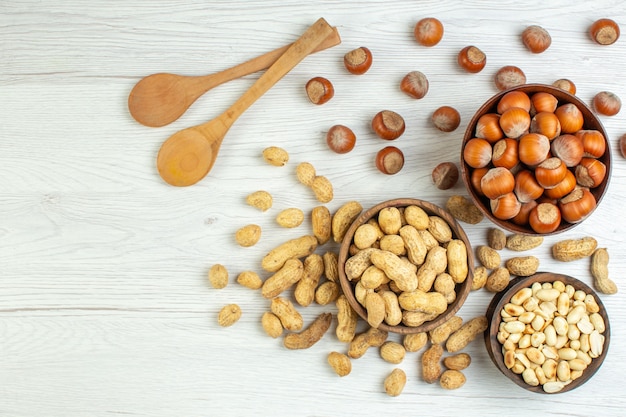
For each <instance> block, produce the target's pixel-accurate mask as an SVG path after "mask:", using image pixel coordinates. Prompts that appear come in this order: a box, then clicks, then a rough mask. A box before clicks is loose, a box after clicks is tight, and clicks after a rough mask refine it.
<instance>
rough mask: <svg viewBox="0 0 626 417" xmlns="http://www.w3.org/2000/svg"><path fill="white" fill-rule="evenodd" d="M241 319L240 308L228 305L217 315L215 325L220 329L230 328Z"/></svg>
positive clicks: (235, 305)
mask: <svg viewBox="0 0 626 417" xmlns="http://www.w3.org/2000/svg"><path fill="white" fill-rule="evenodd" d="M240 318H241V308H240V307H239V306H238V305H237V304H228V305H226V306H224V307H222V309H221V310H220V312H219V314H218V315H217V324H219V325H220V326H222V327H228V326H232V325H233V324H235V323H237V321H238V320H239V319H240Z"/></svg>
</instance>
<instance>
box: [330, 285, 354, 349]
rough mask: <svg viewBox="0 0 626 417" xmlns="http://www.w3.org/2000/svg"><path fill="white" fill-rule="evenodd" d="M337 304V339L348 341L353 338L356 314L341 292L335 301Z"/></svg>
mask: <svg viewBox="0 0 626 417" xmlns="http://www.w3.org/2000/svg"><path fill="white" fill-rule="evenodd" d="M335 305H336V306H337V329H336V330H335V333H336V334H337V339H339V341H340V342H345V343H350V342H351V341H352V339H354V335H355V332H356V326H357V322H358V316H357V314H356V312H355V311H354V309H353V308H352V306H351V305H350V303H349V302H348V299H347V298H346V296H345V295H343V294H341V295H340V296H339V297H338V298H337V300H336V301H335Z"/></svg>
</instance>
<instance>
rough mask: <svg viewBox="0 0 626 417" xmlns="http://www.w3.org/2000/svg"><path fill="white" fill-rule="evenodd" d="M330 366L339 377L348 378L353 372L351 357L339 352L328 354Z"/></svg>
mask: <svg viewBox="0 0 626 417" xmlns="http://www.w3.org/2000/svg"><path fill="white" fill-rule="evenodd" d="M328 364H329V365H330V367H331V368H333V371H335V373H336V374H337V375H339V376H346V375H348V374H350V372H352V362H351V361H350V357H349V356H347V355H344V354H343V353H339V352H330V353H329V354H328Z"/></svg>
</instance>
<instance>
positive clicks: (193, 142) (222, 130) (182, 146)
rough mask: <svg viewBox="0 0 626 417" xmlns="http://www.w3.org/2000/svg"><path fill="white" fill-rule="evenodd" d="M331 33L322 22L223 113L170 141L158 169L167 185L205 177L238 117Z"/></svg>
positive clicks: (164, 146)
mask: <svg viewBox="0 0 626 417" xmlns="http://www.w3.org/2000/svg"><path fill="white" fill-rule="evenodd" d="M332 32H333V28H332V27H331V26H330V25H329V24H328V23H327V22H326V21H325V20H324V19H319V20H318V21H317V22H315V23H314V24H313V25H312V26H311V27H310V28H309V29H307V31H306V32H304V34H303V35H302V36H301V37H300V38H299V39H298V40H297V41H296V42H294V43H293V44H292V45H291V46H290V47H289V48H288V49H287V51H286V52H285V53H284V54H283V55H282V56H281V57H280V58H278V60H277V61H276V62H275V63H274V64H273V65H272V66H271V67H270V68H269V69H268V70H267V71H266V72H265V73H264V74H263V75H262V76H261V77H260V78H259V79H258V80H257V81H256V82H255V83H254V84H253V85H252V86H251V87H250V89H249V90H248V91H246V92H245V93H244V94H243V95H242V96H241V97H240V98H239V99H238V100H237V101H236V102H235V103H234V104H233V105H232V106H230V107H229V108H228V109H227V110H226V111H225V112H224V113H222V114H221V115H219V116H218V117H216V118H215V119H213V120H211V121H209V122H206V123H203V124H201V125H197V126H194V127H190V128H187V129H184V130H181V131H179V132H177V133H175V134H174V135H172V136H171V137H170V138H169V139H167V140H166V141H165V143H163V145H162V146H161V149H160V150H159V154H158V156H157V169H158V170H159V174H160V175H161V177H162V178H163V179H164V180H165V182H167V183H168V184H171V185H175V186H179V187H182V186H187V185H192V184H195V183H196V182H198V181H200V180H201V179H202V178H204V177H205V176H206V175H207V174H208V172H209V171H210V170H211V168H212V167H213V164H214V163H215V159H216V158H217V153H218V151H219V148H220V146H221V144H222V141H223V140H224V136H226V133H227V132H228V130H229V129H230V127H231V126H232V124H233V123H234V122H235V121H236V120H237V119H238V118H239V116H241V115H242V114H243V112H244V111H246V109H248V107H250V106H251V105H252V104H253V103H254V102H255V101H256V100H257V99H259V97H261V96H262V95H263V94H265V92H267V91H268V90H269V89H270V88H271V87H272V86H273V85H274V84H276V83H277V82H278V81H279V80H280V79H281V78H282V77H283V76H285V74H287V73H288V72H289V71H290V70H291V69H292V68H293V67H295V66H296V65H297V64H298V63H299V62H300V61H302V60H303V59H304V58H305V57H306V56H307V55H308V54H310V53H311V52H312V51H313V50H314V49H315V48H316V47H317V46H318V45H319V44H320V43H322V41H324V39H326V38H327V37H328V36H329V35H330V34H331V33H332Z"/></svg>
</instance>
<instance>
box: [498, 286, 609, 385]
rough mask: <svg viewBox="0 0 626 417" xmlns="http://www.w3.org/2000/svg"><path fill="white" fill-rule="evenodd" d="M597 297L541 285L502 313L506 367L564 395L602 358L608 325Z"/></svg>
mask: <svg viewBox="0 0 626 417" xmlns="http://www.w3.org/2000/svg"><path fill="white" fill-rule="evenodd" d="M588 305H591V306H592V307H591V309H592V310H596V308H598V309H599V307H598V306H597V303H596V302H595V299H594V297H593V296H592V295H591V294H585V292H584V291H581V290H575V289H574V288H573V287H572V286H571V285H565V284H564V283H563V282H561V281H555V282H553V283H551V282H546V283H535V284H533V285H532V286H531V287H530V288H524V289H522V290H520V291H518V292H517V293H516V294H514V295H513V297H512V298H511V300H510V302H509V303H507V304H505V305H504V307H503V309H502V310H501V312H500V315H501V317H502V321H501V322H500V326H499V331H498V334H497V340H498V341H499V342H500V343H501V344H502V349H503V354H504V364H505V366H506V367H507V368H509V369H511V371H513V372H515V373H517V374H519V375H521V377H522V379H523V380H524V381H525V382H526V383H527V384H529V385H532V386H538V385H541V386H542V387H543V389H544V391H545V392H547V393H554V392H559V391H560V390H562V389H563V388H564V387H565V386H566V385H567V384H569V383H570V382H571V381H573V380H575V379H577V378H580V377H581V376H582V375H583V373H584V371H585V369H587V367H588V366H589V364H591V362H592V360H593V358H597V357H598V356H599V355H601V354H602V351H603V348H604V343H605V340H604V336H603V335H602V334H601V333H602V332H604V331H605V323H604V319H603V318H602V316H601V315H600V314H598V313H597V311H596V312H590V311H589V308H588Z"/></svg>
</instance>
